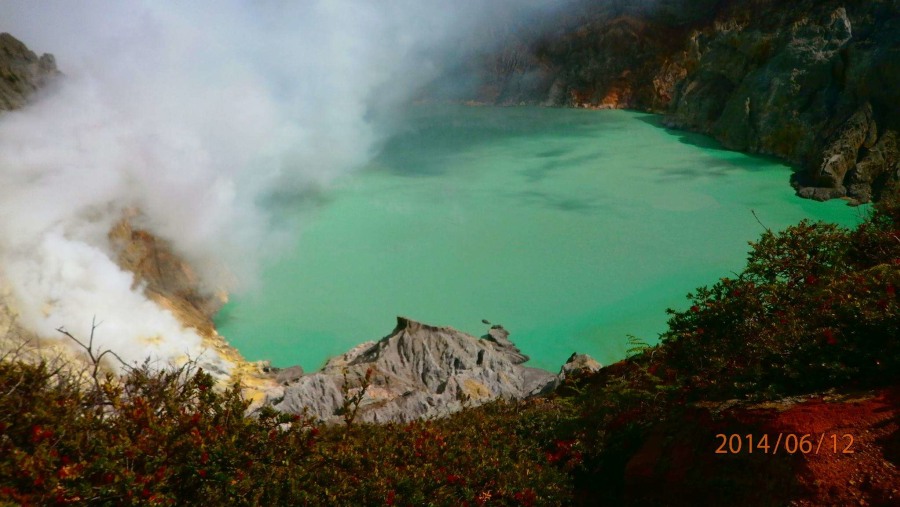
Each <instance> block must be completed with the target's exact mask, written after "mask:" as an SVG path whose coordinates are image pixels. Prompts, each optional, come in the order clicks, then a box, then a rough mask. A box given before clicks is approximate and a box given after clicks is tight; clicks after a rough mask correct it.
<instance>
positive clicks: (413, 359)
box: [274, 317, 600, 422]
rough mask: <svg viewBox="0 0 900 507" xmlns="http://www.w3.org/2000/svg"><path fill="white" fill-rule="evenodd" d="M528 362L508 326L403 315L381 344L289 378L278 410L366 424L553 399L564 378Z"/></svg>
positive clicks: (585, 365) (581, 365)
mask: <svg viewBox="0 0 900 507" xmlns="http://www.w3.org/2000/svg"><path fill="white" fill-rule="evenodd" d="M527 361H528V356H525V355H523V354H522V353H521V351H520V350H519V349H518V348H517V347H516V346H515V345H514V344H513V342H512V341H510V340H509V333H508V332H507V331H506V330H505V329H503V328H502V327H501V326H493V327H492V328H491V329H490V330H489V331H488V333H487V334H486V335H485V336H483V337H482V338H477V337H474V336H471V335H468V334H466V333H463V332H460V331H457V330H456V329H453V328H451V327H437V326H430V325H427V324H422V323H420V322H416V321H414V320H410V319H407V318H404V317H398V318H397V327H396V328H395V329H394V330H393V331H392V332H391V334H389V335H388V336H386V337H384V338H382V339H381V340H380V341H378V342H366V343H363V344H361V345H358V346H356V347H354V348H353V349H351V350H350V351H348V352H347V353H345V354H343V355H341V356H338V357H335V358H332V359H331V360H329V361H328V363H327V364H326V365H325V366H324V367H323V368H322V369H321V370H320V371H318V372H315V373H312V374H308V375H303V374H302V372H301V371H294V374H293V375H283V376H281V377H280V380H281V381H282V382H283V383H284V392H283V396H281V397H280V399H278V400H277V401H275V402H274V406H275V408H277V409H279V410H282V411H285V412H289V413H297V414H300V413H307V414H309V415H311V416H314V417H315V418H317V419H319V420H322V421H326V422H340V421H342V420H343V419H344V417H345V416H347V417H349V416H350V414H351V413H352V412H354V411H355V412H356V413H355V419H356V420H360V421H369V422H386V421H409V420H412V419H418V418H426V417H434V416H442V415H447V414H449V413H452V412H456V411H458V410H461V409H462V408H464V407H471V406H477V405H481V404H483V403H486V402H489V401H492V400H496V399H499V398H503V399H523V398H527V397H530V396H534V395H539V394H545V393H548V392H550V391H552V390H553V389H554V388H556V386H557V385H558V384H559V383H560V381H561V378H563V377H564V375H563V374H560V375H554V374H552V373H550V372H547V371H545V370H541V369H538V368H530V367H528V366H525V365H524V364H525V363H526V362H527ZM570 362H571V363H572V364H571V365H569V368H567V369H566V370H565V374H568V375H572V374H574V372H576V371H582V370H585V371H596V369H599V367H600V365H599V363H597V362H596V361H594V360H593V359H590V358H588V357H587V356H575V355H573V358H572V359H570Z"/></svg>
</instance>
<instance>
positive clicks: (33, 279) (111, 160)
mask: <svg viewBox="0 0 900 507" xmlns="http://www.w3.org/2000/svg"><path fill="white" fill-rule="evenodd" d="M563 3H564V2H560V1H554V2H539V1H525V2H514V1H512V0H510V1H505V0H504V1H498V2H490V5H485V4H486V3H485V2H476V1H463V2H440V1H430V0H429V1H422V0H415V1H413V0H396V1H390V2H369V1H363V0H314V1H304V2H283V1H276V0H269V1H261V2H239V1H222V2H216V3H215V4H214V5H213V4H208V3H201V2H155V1H153V2H151V1H146V2H105V1H103V2H101V1H80V2H67V1H55V2H54V1H48V2H32V1H6V2H3V3H2V4H0V30H3V31H8V32H10V33H12V34H13V35H14V36H16V37H17V38H19V39H21V40H22V41H23V42H25V43H26V44H27V45H28V46H29V47H31V48H32V49H33V50H35V51H36V52H39V53H43V52H50V53H54V54H55V55H56V57H57V62H58V64H59V66H60V69H61V70H62V72H63V73H64V74H65V77H64V78H62V79H60V80H58V82H56V83H55V84H54V85H53V86H51V87H50V88H49V89H46V90H44V91H43V92H42V93H40V94H39V95H38V96H37V97H35V100H34V103H33V104H32V105H30V106H29V107H27V108H25V109H23V110H21V111H17V112H11V113H5V114H3V115H2V117H0V166H2V168H3V171H2V172H0V279H2V281H3V284H4V286H6V288H7V289H8V290H9V292H10V293H11V299H12V301H8V302H7V303H8V304H10V305H11V306H13V307H14V308H16V310H17V311H18V312H19V313H20V319H21V322H23V323H24V324H25V325H26V326H27V327H30V328H32V329H34V330H36V331H38V332H39V333H40V334H42V335H44V336H46V337H55V336H58V335H57V333H55V332H54V329H55V328H57V327H59V326H65V327H66V328H68V329H69V330H70V331H72V332H73V333H75V334H76V335H80V336H86V335H87V334H88V333H89V331H90V323H91V319H92V317H93V316H96V317H97V319H98V320H100V321H103V325H102V326H101V327H100V328H99V329H98V330H97V342H98V344H99V346H100V347H102V348H106V347H111V348H113V349H114V350H116V351H117V352H119V354H120V355H122V356H123V357H125V358H126V359H128V360H142V359H143V358H145V357H146V356H147V355H151V356H154V357H156V358H161V359H166V358H177V357H181V356H183V355H184V354H190V355H192V356H193V357H196V356H197V355H198V354H199V352H200V351H201V350H202V346H201V344H200V339H199V337H198V336H197V335H196V333H194V332H193V331H191V330H185V329H182V328H181V326H180V324H179V323H178V322H176V321H175V319H174V318H173V317H172V315H171V314H170V313H169V312H168V311H166V310H164V309H162V308H159V307H157V306H156V305H155V304H154V303H152V302H150V301H148V300H147V299H146V298H145V297H144V296H143V295H142V293H141V288H140V287H132V277H131V274H130V273H124V272H122V271H121V270H120V269H119V268H118V267H117V266H116V264H115V263H114V262H113V261H112V260H111V258H112V256H113V255H114V252H112V251H111V250H112V248H111V247H110V245H109V241H108V239H107V236H106V235H107V232H108V231H109V229H110V227H111V226H112V225H113V224H114V223H115V222H116V221H118V220H119V219H120V218H121V217H122V216H123V214H124V213H125V212H126V211H127V210H132V209H137V210H140V212H141V215H140V216H139V218H138V219H137V221H138V223H137V224H136V225H138V226H140V227H144V228H146V229H149V230H150V231H151V232H153V233H154V234H156V235H157V236H158V237H160V238H163V239H165V240H168V241H170V242H172V244H173V245H174V248H175V250H176V251H177V253H179V254H181V255H183V256H184V257H185V258H186V259H187V260H188V261H189V262H190V263H191V264H192V265H193V266H195V267H196V268H197V269H198V270H199V272H200V275H201V277H202V283H203V284H204V287H205V288H206V289H207V290H209V291H214V290H229V291H232V292H235V291H240V290H244V289H246V288H248V287H253V286H254V284H255V281H256V280H257V271H258V267H259V265H260V262H261V259H263V258H264V257H265V256H266V254H271V255H275V256H277V252H279V251H280V249H281V248H282V247H283V246H284V242H282V241H280V240H279V238H280V237H283V238H284V239H285V241H286V242H287V243H290V242H292V241H293V239H294V236H293V235H292V231H293V228H294V226H295V225H296V224H295V222H296V221H295V220H293V219H291V217H273V216H272V215H271V210H270V209H267V208H265V207H264V206H261V205H260V203H262V202H268V201H271V199H272V196H273V195H274V194H276V193H277V194H278V196H279V198H281V199H285V198H287V199H290V198H291V197H292V196H302V195H309V194H310V193H315V192H318V191H321V190H322V189H327V188H328V187H329V185H331V183H332V182H333V181H335V179H336V178H339V177H340V176H342V175H345V174H347V173H349V172H351V171H353V170H355V169H357V168H359V167H361V166H363V165H365V164H366V163H367V162H368V161H369V160H370V159H371V158H372V156H374V155H375V154H376V153H377V152H378V150H379V148H380V146H381V145H382V144H383V143H384V142H385V141H386V140H387V139H389V138H390V134H391V133H392V132H393V131H395V130H396V129H397V128H399V127H400V126H402V125H403V123H404V120H403V117H402V115H399V114H397V112H396V111H397V110H398V107H399V106H401V105H402V104H405V103H406V102H408V101H409V100H411V99H412V98H414V97H415V96H416V94H417V93H418V90H419V89H420V88H421V87H422V86H423V85H425V84H427V83H428V82H429V80H431V79H434V78H435V77H436V76H439V75H441V74H442V72H443V69H446V68H451V67H454V66H455V65H456V64H457V62H458V61H459V60H460V59H464V58H467V57H468V56H469V55H470V54H471V53H472V51H475V50H479V51H484V50H489V49H490V44H492V43H493V42H495V41H496V37H495V36H494V35H492V32H491V30H489V28H490V27H491V26H492V24H495V23H498V22H504V21H509V22H513V25H515V26H527V24H528V20H529V19H530V18H531V17H534V16H539V15H541V14H542V13H546V12H547V10H548V9H555V8H558V7H559V6H561V5H562V4H563ZM498 16H500V17H498ZM276 218H277V220H276ZM260 339H264V338H260Z"/></svg>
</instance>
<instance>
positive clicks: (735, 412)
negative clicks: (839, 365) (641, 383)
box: [624, 388, 900, 506]
mask: <svg viewBox="0 0 900 507" xmlns="http://www.w3.org/2000/svg"><path fill="white" fill-rule="evenodd" d="M719 434H723V435H726V437H725V438H724V439H723V438H722V437H717V435H719ZM779 434H781V436H782V439H781V442H780V443H779V448H778V451H777V452H775V446H776V441H777V440H778V435H779ZM731 435H737V437H731ZM747 435H752V438H753V447H754V449H753V451H754V452H753V453H750V452H749V450H750V449H749V447H748V437H747ZM763 435H768V440H767V441H764V440H762V436H763ZM788 435H793V436H791V437H788ZM805 435H810V436H809V437H807V438H806V439H805V440H804V441H803V442H806V443H802V444H801V439H802V438H803V437H804V436H805ZM823 435H824V437H823ZM848 435H849V436H848ZM851 437H852V444H851V443H850V442H851V440H850V438H851ZM728 438H733V440H731V444H732V445H733V447H732V449H733V450H735V451H737V452H733V451H732V450H729V448H728V447H727V445H725V446H723V443H726V442H727V440H726V439H728ZM820 441H821V444H820V443H819V442H820ZM766 445H768V446H769V447H768V450H766V448H765V446H766ZM739 446H740V448H739V449H738V447H739ZM848 446H849V447H848ZM723 450H724V453H722V451H723ZM788 450H793V451H794V452H793V453H789V452H787V451H788ZM845 450H847V451H852V453H851V452H847V453H845V452H844V451H845ZM716 451H720V453H717V452H716ZM817 451H818V452H817ZM835 451H836V452H835ZM898 460H900V388H889V389H882V390H877V391H870V392H864V393H855V394H842V395H828V396H819V397H813V398H809V397H807V398H792V399H786V400H780V401H778V402H773V403H765V404H755V405H746V404H736V403H725V404H722V403H716V404H712V403H710V404H697V405H695V406H693V407H690V408H688V409H686V410H685V412H684V414H683V417H682V418H680V420H679V421H677V423H676V422H670V423H666V424H661V425H660V426H659V427H657V428H654V430H653V431H652V432H651V435H650V436H649V437H648V438H646V439H645V440H644V442H643V444H642V446H641V447H640V449H639V450H638V451H637V452H636V453H635V454H634V455H633V456H631V458H630V459H629V460H628V462H627V465H626V467H625V471H624V472H625V477H624V479H625V491H624V497H625V498H624V499H625V501H626V503H629V504H633V505H654V504H658V505H662V504H665V505H707V504H709V505H712V504H720V503H721V502H724V501H726V499H727V501H728V503H729V504H730V505H798V506H814V505H815V506H818V505H883V506H888V505H894V506H897V505H900V471H898Z"/></svg>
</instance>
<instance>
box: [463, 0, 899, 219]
mask: <svg viewBox="0 0 900 507" xmlns="http://www.w3.org/2000/svg"><path fill="white" fill-rule="evenodd" d="M556 26H557V29H556V30H545V32H546V33H547V35H544V36H542V37H541V38H540V40H539V41H538V42H536V43H533V44H532V45H531V46H529V47H528V48H527V51H526V50H523V49H521V48H520V49H519V50H518V51H517V52H516V54H517V55H518V56H517V57H516V59H515V60H516V62H517V66H515V67H513V68H512V70H510V67H509V66H502V65H496V64H495V65H493V67H491V69H490V71H489V72H488V74H489V75H490V78H489V79H490V80H492V82H493V85H492V87H491V88H490V89H491V90H492V94H491V95H489V96H483V97H481V99H483V100H485V101H489V102H494V103H500V104H514V103H531V104H544V105H557V106H572V107H592V108H634V109H642V110H648V111H653V112H661V113H666V114H667V115H668V118H669V123H670V125H672V126H675V127H678V128H685V129H691V130H697V131H700V132H703V133H707V134H710V135H712V136H713V137H715V138H716V139H718V140H719V141H721V142H722V143H723V144H724V145H725V146H726V147H728V148H731V149H735V150H742V151H748V152H753V153H764V154H770V155H775V156H778V157H781V158H783V159H785V160H787V161H789V162H791V163H793V164H795V165H797V166H798V167H799V168H801V172H800V173H798V174H797V176H796V178H795V182H794V184H795V186H796V187H797V189H798V193H799V195H801V196H802V197H808V198H814V199H820V200H823V199H830V198H835V197H844V196H848V197H850V198H851V199H852V200H855V201H857V202H865V201H868V200H871V199H872V198H876V199H877V198H878V196H879V192H881V190H882V189H883V188H884V187H885V184H886V183H887V182H888V181H890V180H892V179H893V180H896V179H897V178H898V169H900V166H898V158H900V157H898V152H897V148H896V136H897V131H898V129H900V123H898V122H900V120H898V119H897V118H900V115H898V112H900V92H898V91H897V90H898V87H897V86H895V84H896V83H897V82H898V79H900V3H898V2H897V1H895V0H875V1H868V2H860V1H852V2H848V1H834V0H828V1H811V0H806V1H798V2H777V1H773V0H754V1H750V2H738V1H734V0H722V1H718V2H715V1H710V2H690V1H686V0H669V1H665V2H658V3H649V4H646V3H638V5H629V3H622V2H601V1H593V0H591V1H584V2H581V3H579V4H577V5H576V6H575V7H574V8H573V9H572V10H570V11H568V12H567V14H566V15H564V16H563V17H562V18H561V19H559V20H557V21H556ZM512 46H513V47H515V44H512ZM523 55H524V56H523ZM504 59H506V60H508V59H509V56H508V54H506V53H504V54H501V55H498V56H496V57H495V58H494V60H492V62H502V61H504ZM497 69H501V70H502V72H498V70H497ZM525 76H532V78H531V79H524V77H525ZM533 76H539V79H534V78H533ZM503 83H507V84H506V85H504V84H503ZM529 84H530V86H526V85H529Z"/></svg>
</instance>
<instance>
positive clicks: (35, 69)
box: [0, 33, 59, 111]
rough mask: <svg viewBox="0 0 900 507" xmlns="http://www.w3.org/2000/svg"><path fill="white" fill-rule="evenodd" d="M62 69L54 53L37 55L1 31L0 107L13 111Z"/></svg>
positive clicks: (0, 108)
mask: <svg viewBox="0 0 900 507" xmlns="http://www.w3.org/2000/svg"><path fill="white" fill-rule="evenodd" d="M58 74H59V71H58V70H57V69H56V60H55V59H54V58H53V55H49V54H45V55H42V56H40V57H38V56H37V55H36V54H35V53H34V52H33V51H31V50H30V49H28V48H27V47H26V46H25V44H23V43H22V42H20V41H19V40H18V39H16V38H15V37H13V36H12V35H10V34H8V33H0V110H5V111H11V110H13V109H18V108H20V107H22V106H24V105H25V104H26V102H27V101H28V97H29V96H30V95H31V94H32V93H34V92H35V91H37V90H38V88H40V87H42V86H44V85H46V84H47V83H48V82H49V81H50V80H51V79H52V78H53V77H55V76H57V75H58Z"/></svg>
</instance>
